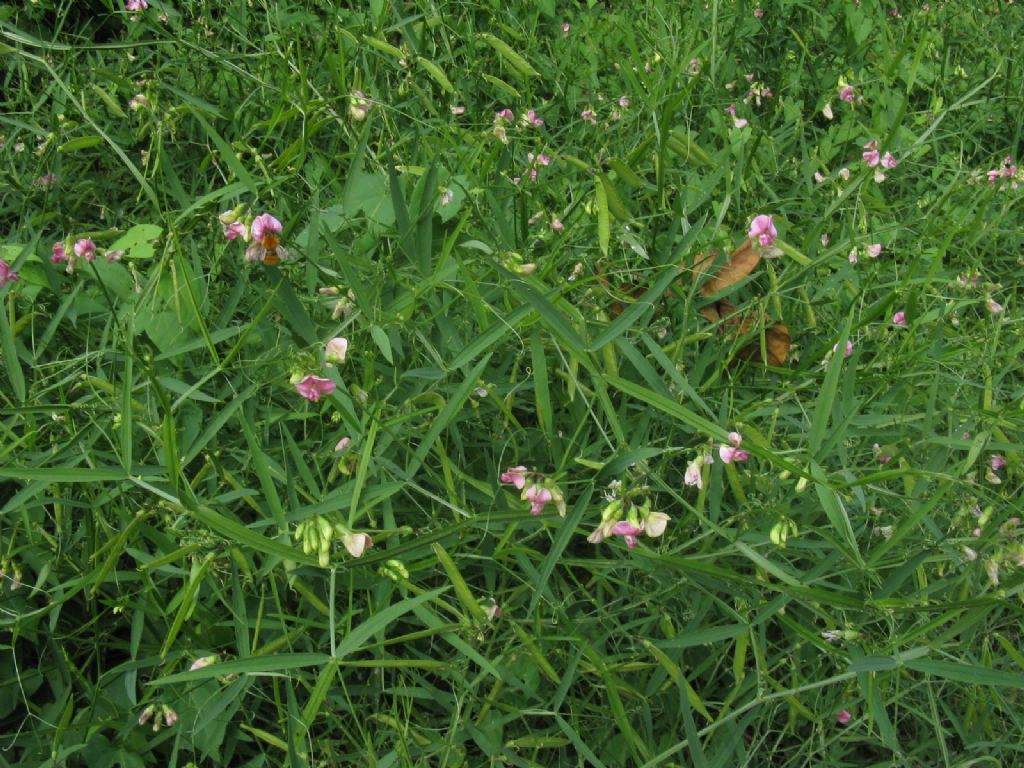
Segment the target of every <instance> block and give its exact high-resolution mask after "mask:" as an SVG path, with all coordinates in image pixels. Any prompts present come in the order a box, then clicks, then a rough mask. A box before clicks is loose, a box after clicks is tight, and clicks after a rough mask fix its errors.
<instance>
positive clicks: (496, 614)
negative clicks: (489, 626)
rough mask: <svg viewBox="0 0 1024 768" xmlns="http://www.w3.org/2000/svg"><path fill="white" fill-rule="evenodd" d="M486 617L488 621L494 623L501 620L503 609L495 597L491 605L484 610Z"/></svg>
mask: <svg viewBox="0 0 1024 768" xmlns="http://www.w3.org/2000/svg"><path fill="white" fill-rule="evenodd" d="M484 615H485V616H487V620H488V621H494V620H495V619H498V618H501V608H500V607H499V606H498V603H497V601H495V599H494V598H493V597H492V598H491V604H490V605H489V606H487V607H486V608H484Z"/></svg>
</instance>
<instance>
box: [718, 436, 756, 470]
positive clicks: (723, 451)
mask: <svg viewBox="0 0 1024 768" xmlns="http://www.w3.org/2000/svg"><path fill="white" fill-rule="evenodd" d="M742 442H743V438H742V437H741V436H740V433H739V432H730V433H729V445H723V446H721V447H720V448H719V449H718V456H719V458H721V459H722V461H724V462H725V463H726V464H732V463H733V462H734V461H746V460H747V459H749V458H750V454H749V453H747V452H746V451H743V450H740V444H741V443H742Z"/></svg>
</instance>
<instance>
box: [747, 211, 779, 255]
mask: <svg viewBox="0 0 1024 768" xmlns="http://www.w3.org/2000/svg"><path fill="white" fill-rule="evenodd" d="M778 236H779V233H778V232H777V231H776V229H775V223H774V222H773V221H772V217H771V216H768V215H766V214H763V213H762V214H760V215H758V216H755V217H754V220H753V221H751V222H750V231H749V232H747V237H749V238H750V239H751V240H753V239H754V238H757V241H758V242H759V243H760V244H761V245H763V246H765V247H767V246H769V245H771V244H772V243H774V242H775V238H777V237H778Z"/></svg>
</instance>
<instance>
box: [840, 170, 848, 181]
mask: <svg viewBox="0 0 1024 768" xmlns="http://www.w3.org/2000/svg"><path fill="white" fill-rule="evenodd" d="M839 178H841V179H842V180H843V181H849V180H850V169H849V168H840V169H839Z"/></svg>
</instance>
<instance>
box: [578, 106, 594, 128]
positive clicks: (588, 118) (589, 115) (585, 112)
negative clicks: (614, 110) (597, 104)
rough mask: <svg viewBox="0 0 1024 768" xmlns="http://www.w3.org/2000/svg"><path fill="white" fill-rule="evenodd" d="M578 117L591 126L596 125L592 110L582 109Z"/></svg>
mask: <svg viewBox="0 0 1024 768" xmlns="http://www.w3.org/2000/svg"><path fill="white" fill-rule="evenodd" d="M580 117H582V118H583V119H584V120H586V121H587V122H588V123H590V124H591V125H597V116H596V113H595V112H594V110H592V109H590V108H589V107H588V108H587V109H584V110H583V111H582V112H580Z"/></svg>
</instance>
